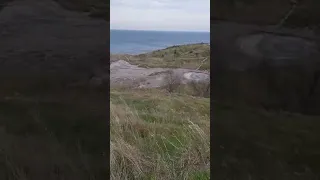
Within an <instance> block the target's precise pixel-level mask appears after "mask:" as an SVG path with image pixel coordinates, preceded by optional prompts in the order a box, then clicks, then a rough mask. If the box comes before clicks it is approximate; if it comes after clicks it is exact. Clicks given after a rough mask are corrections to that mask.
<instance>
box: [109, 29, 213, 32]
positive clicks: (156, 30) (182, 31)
mask: <svg viewBox="0 0 320 180" xmlns="http://www.w3.org/2000/svg"><path fill="white" fill-rule="evenodd" d="M111 30H116V31H119V30H120V31H156V32H203V33H210V30H209V31H202V30H192V31H191V30H190V31H188V30H151V29H112V28H110V31H111Z"/></svg>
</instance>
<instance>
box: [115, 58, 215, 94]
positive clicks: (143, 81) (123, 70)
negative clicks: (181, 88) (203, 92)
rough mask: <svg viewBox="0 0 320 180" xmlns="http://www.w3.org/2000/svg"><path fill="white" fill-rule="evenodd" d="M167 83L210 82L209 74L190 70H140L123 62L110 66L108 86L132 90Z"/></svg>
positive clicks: (140, 68) (160, 85)
mask: <svg viewBox="0 0 320 180" xmlns="http://www.w3.org/2000/svg"><path fill="white" fill-rule="evenodd" d="M168 81H169V82H177V83H182V84H186V83H189V82H192V81H193V82H207V83H209V82H210V74H209V73H208V72H204V71H197V70H191V69H179V68H178V69H169V68H142V67H138V66H135V65H131V64H129V63H128V62H126V61H124V60H119V61H116V62H112V63H111V64H110V85H111V87H112V86H130V87H134V88H156V87H162V86H164V85H166V84H167V83H168Z"/></svg>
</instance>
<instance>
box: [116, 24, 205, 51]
mask: <svg viewBox="0 0 320 180" xmlns="http://www.w3.org/2000/svg"><path fill="white" fill-rule="evenodd" d="M110 35H111V37H110V52H111V53H112V54H132V55H134V54H141V53H147V52H151V51H154V50H158V49H164V48H167V47H169V46H174V45H183V44H193V43H210V32H178V31H138V30H111V32H110Z"/></svg>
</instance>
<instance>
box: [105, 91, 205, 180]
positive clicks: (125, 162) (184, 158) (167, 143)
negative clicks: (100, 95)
mask: <svg viewBox="0 0 320 180" xmlns="http://www.w3.org/2000/svg"><path fill="white" fill-rule="evenodd" d="M110 95H111V100H110V105H111V109H110V111H111V115H110V116H111V127H110V128H111V132H110V133H111V179H114V180H118V179H119V180H120V179H132V178H135V179H167V180H169V179H170V180H171V179H172V180H174V179H199V180H208V179H209V174H210V172H209V167H210V136H209V134H210V119H209V117H210V106H209V99H208V98H195V97H191V96H187V95H182V94H168V93H165V92H163V91H160V90H134V91H132V90H123V89H122V90H116V89H114V90H111V94H110Z"/></svg>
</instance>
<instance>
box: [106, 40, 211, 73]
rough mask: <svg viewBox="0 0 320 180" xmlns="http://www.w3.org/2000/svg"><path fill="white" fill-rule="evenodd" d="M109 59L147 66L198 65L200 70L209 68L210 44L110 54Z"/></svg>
mask: <svg viewBox="0 0 320 180" xmlns="http://www.w3.org/2000/svg"><path fill="white" fill-rule="evenodd" d="M110 59H111V60H112V61H115V60H119V59H122V60H125V61H128V62H129V63H130V64H135V65H139V66H141V67H148V68H154V67H163V68H190V69H197V68H198V67H200V68H199V69H200V70H209V69H210V45H209V44H204V43H200V44H189V45H179V46H172V47H168V48H166V49H161V50H157V51H153V52H150V53H146V54H139V55H128V54H112V55H111V57H110ZM200 65H201V66H200Z"/></svg>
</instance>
